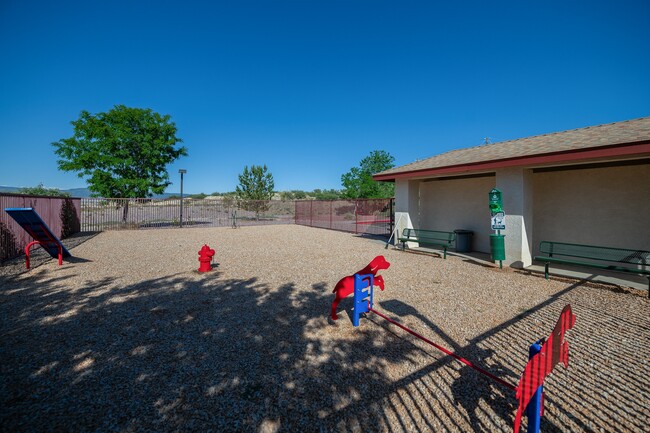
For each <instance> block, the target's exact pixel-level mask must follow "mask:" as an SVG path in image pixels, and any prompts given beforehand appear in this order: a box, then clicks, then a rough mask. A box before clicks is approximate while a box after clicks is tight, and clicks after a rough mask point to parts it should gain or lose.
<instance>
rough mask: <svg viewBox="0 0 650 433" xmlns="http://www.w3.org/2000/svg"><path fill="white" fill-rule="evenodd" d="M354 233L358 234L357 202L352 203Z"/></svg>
mask: <svg viewBox="0 0 650 433" xmlns="http://www.w3.org/2000/svg"><path fill="white" fill-rule="evenodd" d="M354 233H355V234H358V233H359V200H355V201H354Z"/></svg>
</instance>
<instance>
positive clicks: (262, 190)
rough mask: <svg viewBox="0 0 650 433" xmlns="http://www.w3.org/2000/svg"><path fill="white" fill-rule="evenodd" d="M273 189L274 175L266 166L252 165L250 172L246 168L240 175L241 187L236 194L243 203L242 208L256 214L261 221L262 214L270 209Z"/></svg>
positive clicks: (237, 188)
mask: <svg viewBox="0 0 650 433" xmlns="http://www.w3.org/2000/svg"><path fill="white" fill-rule="evenodd" d="M273 188H275V182H274V181H273V175H272V174H271V173H270V172H268V168H267V167H266V164H265V165H264V166H259V165H251V168H250V170H249V169H248V166H245V167H244V171H243V173H242V174H240V175H239V185H238V186H237V187H236V188H235V193H236V194H237V197H238V198H239V199H240V201H241V202H240V207H241V208H242V209H245V210H249V211H253V212H255V217H256V218H257V219H259V217H260V212H264V211H267V210H268V209H269V205H268V202H269V201H270V200H271V198H272V197H273Z"/></svg>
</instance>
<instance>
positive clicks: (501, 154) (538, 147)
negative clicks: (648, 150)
mask: <svg viewBox="0 0 650 433" xmlns="http://www.w3.org/2000/svg"><path fill="white" fill-rule="evenodd" d="M649 140H650V117H642V118H640V119H634V120H626V121H624V122H616V123H608V124H605V125H598V126H590V127H587V128H580V129H572V130H569V131H563V132H555V133H552V134H543V135H536V136H533V137H527V138H519V139H517V140H510V141H502V142H499V143H491V144H484V145H482V146H476V147H469V148H465V149H458V150H452V151H449V152H446V153H442V154H440V155H436V156H433V157H431V158H427V159H423V160H420V161H415V162H412V163H410V164H406V165H402V166H400V167H394V168H391V169H389V170H385V171H382V172H381V173H377V174H375V176H385V175H391V174H398V173H408V172H413V171H420V170H428V169H438V168H443V167H449V166H455V165H462V164H475V163H481V162H487V161H498V160H502V159H510V158H521V157H529V156H533V155H544V154H549V153H556V152H567V151H579V150H586V149H592V148H597V147H602V146H612V145H616V144H630V143H636V142H643V141H646V142H647V141H649Z"/></svg>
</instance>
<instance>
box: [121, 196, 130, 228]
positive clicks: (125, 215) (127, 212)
mask: <svg viewBox="0 0 650 433" xmlns="http://www.w3.org/2000/svg"><path fill="white" fill-rule="evenodd" d="M128 215H129V200H128V199H126V200H124V210H123V211H122V222H123V223H124V224H126V217H127V216H128Z"/></svg>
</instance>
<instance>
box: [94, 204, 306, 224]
mask: <svg viewBox="0 0 650 433" xmlns="http://www.w3.org/2000/svg"><path fill="white" fill-rule="evenodd" d="M180 205H181V201H180V199H141V198H140V199H122V198H118V199H114V198H112V199H105V198H84V199H81V215H82V217H81V228H82V230H83V231H103V230H133V229H151V228H168V227H180V225H181V218H180V212H181V210H180ZM293 223H294V205H293V202H284V201H252V200H237V199H235V198H224V199H191V198H184V199H183V227H229V226H233V225H236V226H240V225H263V224H264V225H267V224H293Z"/></svg>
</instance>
